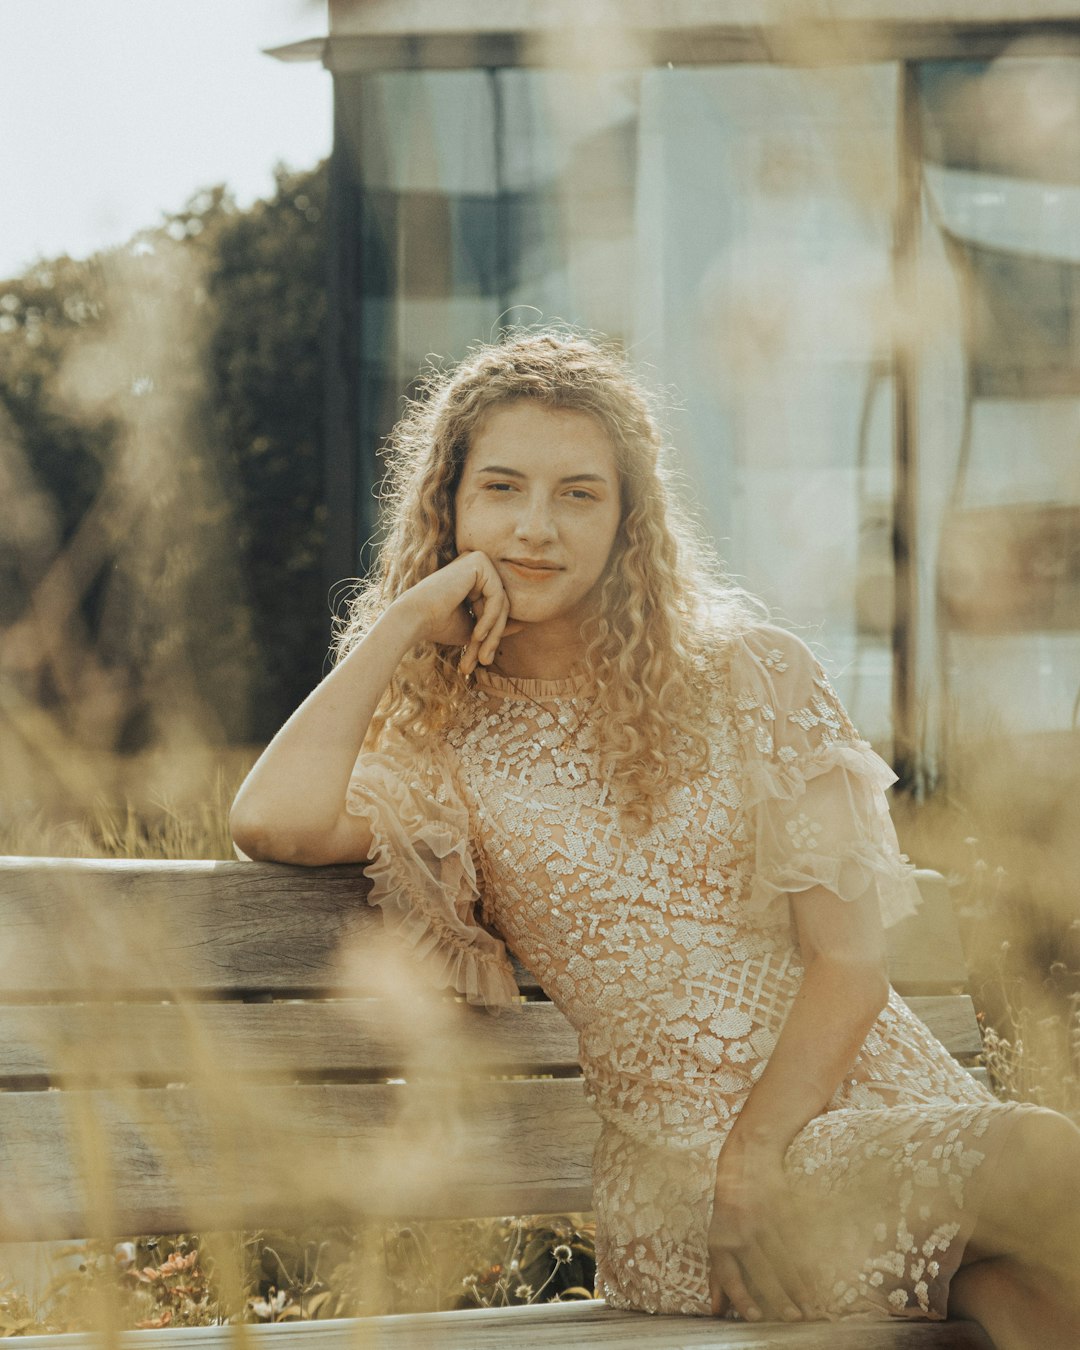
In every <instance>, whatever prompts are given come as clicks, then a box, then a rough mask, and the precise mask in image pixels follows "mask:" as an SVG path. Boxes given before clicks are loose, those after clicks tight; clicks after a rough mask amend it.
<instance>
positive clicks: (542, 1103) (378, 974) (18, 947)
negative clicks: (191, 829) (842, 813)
mask: <svg viewBox="0 0 1080 1350" xmlns="http://www.w3.org/2000/svg"><path fill="white" fill-rule="evenodd" d="M920 884H921V887H922V891H923V895H924V900H925V903H924V905H923V908H922V911H921V913H920V915H919V916H917V917H916V918H915V919H911V920H908V921H906V922H905V924H904V925H902V926H901V927H900V928H898V929H897V930H895V931H894V933H893V935H892V936H891V938H890V942H891V948H890V964H891V970H892V976H893V981H894V983H895V984H896V985H897V987H898V989H899V990H900V992H901V993H902V994H903V995H904V996H905V997H907V998H908V1000H909V1002H910V1003H911V1005H912V1007H913V1008H914V1009H915V1010H916V1011H917V1012H918V1013H919V1015H920V1016H921V1017H923V1018H924V1020H925V1021H926V1022H927V1023H928V1024H929V1026H930V1027H931V1028H932V1029H933V1030H934V1031H935V1032H936V1033H937V1035H938V1036H939V1037H940V1038H941V1039H942V1040H943V1041H944V1043H945V1044H946V1045H947V1046H948V1047H949V1049H950V1050H951V1051H952V1052H953V1053H954V1054H957V1055H961V1056H972V1057H974V1056H977V1055H978V1053H979V1050H980V1038H979V1030H978V1026H977V1023H976V1020H975V1016H974V1011H973V1009H972V1005H971V1001H970V999H969V998H967V996H966V995H964V994H963V993H962V990H963V986H964V983H965V978H966V977H965V969H964V962H963V955H962V952H961V950H960V945H959V941H958V939H957V934H956V930H955V925H954V922H953V917H952V910H951V906H950V902H949V897H948V893H947V891H946V888H945V884H944V882H943V880H942V879H941V878H940V877H938V876H937V875H936V874H934V873H922V874H920ZM364 889H365V882H364V879H363V876H362V873H361V871H360V869H359V868H355V867H334V868H325V869H317V870H312V869H304V868H288V867H278V866H268V865H262V864H254V863H215V862H114V861H82V860H78V861H75V860H68V859H40V858H3V859H0V991H2V993H0V999H2V1003H0V1087H2V1088H3V1089H4V1090H3V1091H2V1092H0V1182H2V1189H0V1196H2V1203H0V1240H3V1241H31V1240H41V1239H60V1238H77V1237H88V1236H101V1237H108V1238H113V1237H117V1236H126V1235H130V1234H134V1233H170V1232H181V1231H187V1232H191V1231H197V1232H213V1231H223V1230H235V1229H243V1228H261V1227H267V1226H275V1227H280V1226H284V1227H288V1226H290V1225H295V1224H297V1223H299V1222H301V1221H304V1220H309V1219H311V1218H312V1217H313V1216H315V1217H318V1218H319V1220H320V1221H324V1220H330V1219H348V1218H352V1219H356V1218H358V1217H360V1216H363V1217H371V1216H378V1215H385V1216H388V1217H390V1216H393V1217H398V1218H400V1217H403V1216H409V1217H413V1218H421V1217H449V1216H456V1217H465V1216H491V1215H499V1214H543V1213H566V1212H577V1211H582V1210H588V1209H589V1208H590V1205H591V1202H590V1190H589V1169H590V1155H591V1150H592V1145H593V1141H594V1139H595V1136H596V1131H597V1126H596V1122H595V1119H594V1117H593V1115H592V1113H591V1111H590V1110H589V1109H588V1107H587V1106H586V1104H585V1102H584V1098H583V1093H582V1087H581V1082H580V1078H579V1076H578V1071H577V1064H576V1058H575V1051H576V1042H575V1037H574V1034H573V1032H572V1030H571V1028H570V1026H569V1025H568V1023H567V1022H566V1021H565V1019H564V1018H563V1017H562V1015H561V1014H560V1013H559V1012H558V1011H557V1010H556V1009H555V1008H554V1007H553V1006H552V1005H551V1004H550V1003H548V1002H546V1001H544V1000H543V999H542V997H540V996H539V991H538V990H537V989H536V987H535V982H534V981H533V980H532V977H531V976H530V975H529V974H528V972H526V971H524V970H521V971H520V972H519V983H520V987H521V989H522V992H523V993H524V994H526V995H527V996H528V999H529V1001H528V1002H526V1003H525V1004H524V1005H523V1007H522V1008H521V1009H520V1010H511V1011H510V1012H508V1013H506V1014H503V1015H502V1016H498V1017H492V1016H490V1015H488V1014H487V1013H485V1012H483V1011H479V1010H475V1009H470V1008H467V1007H465V1006H464V1005H463V1004H462V1003H460V1002H458V1001H455V1000H453V999H450V998H446V997H442V996H438V995H436V994H434V993H430V992H427V991H425V990H424V989H423V988H422V987H421V986H420V984H419V983H418V982H417V980H416V979H415V978H414V975H415V971H414V969H413V968H412V967H410V965H409V963H408V961H407V960H406V959H405V958H403V957H400V956H398V955H396V954H395V953H394V951H393V950H392V949H390V948H388V947H387V945H386V941H385V938H384V937H383V935H382V932H381V922H380V919H379V916H378V914H377V913H376V912H375V911H373V910H370V909H369V908H368V907H367V906H366V905H365V904H363V903H362V895H363V892H364ZM538 1074H544V1075H548V1076H547V1077H544V1078H538V1077H536V1075H538ZM57 1089H59V1090H57ZM238 1334H240V1333H238V1332H237V1330H236V1328H234V1327H206V1328H188V1329H177V1330H167V1331H153V1332H133V1333H128V1334H127V1338H126V1339H129V1340H130V1344H131V1345H132V1346H134V1345H141V1344H142V1342H143V1341H144V1340H145V1338H146V1337H148V1336H152V1337H154V1338H155V1340H154V1343H153V1344H154V1346H155V1347H159V1346H160V1345H161V1344H162V1342H161V1339H160V1338H162V1337H166V1336H167V1337H168V1338H169V1342H170V1344H176V1345H179V1344H181V1343H187V1342H189V1341H190V1342H191V1343H192V1346H193V1347H194V1345H195V1343H196V1342H197V1343H198V1345H199V1346H201V1347H205V1350H209V1347H210V1345H211V1343H213V1344H214V1345H216V1344H217V1343H218V1342H224V1341H227V1340H229V1339H230V1338H233V1337H235V1336H237V1335H238ZM242 1334H243V1336H245V1337H247V1338H248V1339H249V1340H250V1339H252V1338H254V1339H255V1340H258V1341H260V1342H261V1341H263V1340H266V1341H267V1342H272V1343H273V1344H274V1345H283V1344H284V1342H283V1339H282V1338H285V1339H287V1340H289V1341H290V1343H291V1342H292V1341H293V1340H295V1339H297V1338H299V1337H301V1336H302V1337H303V1338H304V1341H305V1344H306V1345H308V1346H309V1347H311V1350H321V1347H323V1346H324V1345H325V1347H326V1350H336V1348H337V1346H338V1345H339V1343H340V1344H341V1345H344V1344H345V1343H349V1344H357V1345H359V1344H362V1345H365V1346H387V1347H390V1346H394V1347H397V1346H409V1347H414V1346H424V1345H429V1344H430V1345H438V1346H447V1347H474V1346H475V1347H480V1346H492V1347H495V1346H505V1345H507V1344H510V1343H518V1344H521V1345H524V1346H555V1345H559V1346H591V1345H604V1346H619V1345H630V1344H632V1345H634V1346H641V1347H654V1348H656V1350H659V1348H660V1347H663V1348H664V1350H671V1347H675V1346H713V1347H728V1346H740V1347H751V1346H752V1347H758V1348H759V1350H765V1348H766V1347H785V1348H786V1347H792V1348H794V1347H801V1348H803V1350H809V1348H810V1347H817V1348H818V1350H824V1347H849V1346H850V1347H851V1348H852V1350H885V1348H886V1347H888V1348H889V1350H901V1348H904V1350H906V1348H907V1347H911V1350H915V1347H919V1348H920V1350H929V1348H930V1347H944V1346H949V1347H956V1348H958V1350H960V1348H962V1350H988V1347H989V1342H988V1341H987V1340H986V1338H985V1337H984V1336H982V1334H981V1333H980V1332H978V1330H977V1329H976V1328H974V1327H972V1326H970V1324H960V1323H955V1324H954V1323H948V1324H936V1325H935V1324H928V1323H902V1322H895V1323H881V1324H868V1323H850V1324H841V1325H827V1324H813V1325H809V1324H807V1325H792V1326H785V1325H769V1326H756V1327H752V1326H740V1325H732V1324H727V1323H720V1322H715V1321H713V1320H711V1319H697V1318H666V1317H649V1316H646V1315H644V1314H637V1313H623V1312H617V1311H615V1310H612V1309H609V1308H607V1307H606V1306H605V1305H604V1304H603V1303H602V1302H600V1301H597V1300H593V1301H590V1302H579V1303H565V1304H559V1305H541V1306H537V1307H519V1308H508V1309H481V1310H476V1311H465V1312H446V1313H432V1314H424V1315H419V1316H416V1315H413V1316H403V1315H399V1316H385V1317H376V1318H370V1319H360V1320H358V1321H335V1322H311V1323H305V1324H301V1325H299V1326H298V1325H297V1324H296V1323H290V1324H279V1325H268V1326H254V1327H246V1328H244V1329H243V1332H242ZM87 1339H88V1338H86V1337H78V1336H73V1335H72V1336H60V1337H39V1338H37V1341H36V1342H35V1344H36V1345H37V1346H38V1347H39V1348H40V1350H48V1347H47V1346H46V1345H45V1344H44V1343H45V1342H49V1343H50V1344H51V1343H52V1342H54V1341H55V1342H56V1347H57V1350H60V1347H61V1346H64V1347H72V1346H75V1345H76V1344H78V1343H85V1342H86V1341H87Z"/></svg>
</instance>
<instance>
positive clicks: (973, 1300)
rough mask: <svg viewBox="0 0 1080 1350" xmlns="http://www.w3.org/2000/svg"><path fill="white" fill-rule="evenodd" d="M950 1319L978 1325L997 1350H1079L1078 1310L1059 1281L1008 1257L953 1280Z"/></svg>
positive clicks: (979, 1264)
mask: <svg viewBox="0 0 1080 1350" xmlns="http://www.w3.org/2000/svg"><path fill="white" fill-rule="evenodd" d="M949 1315H950V1316H951V1317H967V1318H970V1320H971V1321H973V1322H978V1323H979V1325H980V1326H981V1327H982V1328H983V1330H984V1331H985V1332H986V1334H987V1335H988V1336H989V1337H990V1339H991V1340H992V1341H993V1342H994V1346H995V1350H1076V1344H1077V1338H1078V1335H1080V1330H1078V1329H1080V1322H1078V1320H1077V1317H1078V1310H1077V1309H1076V1308H1073V1309H1071V1310H1070V1309H1069V1308H1066V1307H1063V1306H1062V1301H1061V1298H1060V1290H1057V1289H1055V1287H1054V1281H1052V1280H1049V1279H1047V1278H1046V1277H1045V1276H1040V1275H1039V1274H1038V1273H1036V1272H1034V1271H1032V1270H1029V1269H1027V1268H1026V1267H1024V1266H1022V1265H1021V1264H1020V1262H1019V1261H1014V1260H1012V1259H1010V1258H1009V1257H998V1258H997V1259H995V1260H989V1261H975V1262H973V1263H972V1264H971V1265H967V1266H964V1267H963V1268H962V1269H961V1270H959V1271H957V1273H956V1275H955V1276H954V1277H953V1281H952V1287H951V1289H950V1291H949Z"/></svg>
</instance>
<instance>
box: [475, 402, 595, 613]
mask: <svg viewBox="0 0 1080 1350" xmlns="http://www.w3.org/2000/svg"><path fill="white" fill-rule="evenodd" d="M454 510H455V522H456V530H455V541H456V545H457V550H458V553H467V552H469V551H470V550H473V549H479V550H480V551H481V552H483V553H486V554H487V556H488V557H489V558H490V559H491V561H492V563H493V564H494V565H495V570H496V571H497V572H498V574H499V577H500V579H501V581H502V584H503V586H504V587H505V589H506V593H507V596H508V597H509V600H510V615H511V618H513V619H516V620H518V621H519V622H521V623H527V624H535V623H544V622H549V621H552V620H555V621H560V620H561V621H565V620H572V621H574V622H575V623H580V622H581V620H583V619H585V618H586V617H587V616H588V614H589V613H590V611H591V607H592V602H593V600H594V598H595V597H594V591H595V588H596V585H597V582H598V581H599V580H600V578H601V576H602V575H603V572H604V568H605V567H606V565H607V561H608V558H609V557H610V556H611V549H612V545H613V544H614V542H615V535H616V533H617V531H618V528H619V518H620V500H619V478H618V471H617V469H616V467H615V449H614V446H613V445H612V443H611V438H610V437H609V436H608V434H607V432H606V431H605V430H604V428H603V427H602V426H601V424H600V423H599V422H598V421H597V420H596V419H595V418H593V417H590V416H589V415H588V414H587V413H582V412H575V411H571V410H569V409H562V408H546V407H544V406H543V405H542V404H538V403H535V402H533V401H531V400H529V399H520V400H518V401H516V402H513V403H507V404H503V405H501V406H499V407H496V408H494V409H493V410H492V411H491V412H490V413H488V415H487V416H486V417H485V418H484V420H483V421H482V422H481V424H480V428H479V430H478V431H477V432H476V434H475V435H474V436H473V439H472V444H471V445H470V447H469V452H468V455H467V456H466V459H465V466H464V469H463V471H462V476H461V483H460V485H459V486H458V489H457V493H456V495H455V498H454Z"/></svg>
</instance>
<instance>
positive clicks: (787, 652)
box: [724, 622, 824, 684]
mask: <svg viewBox="0 0 1080 1350" xmlns="http://www.w3.org/2000/svg"><path fill="white" fill-rule="evenodd" d="M724 657H725V663H726V664H727V666H728V668H729V669H730V670H731V671H732V673H733V675H734V676H735V677H736V678H738V677H739V676H743V677H746V676H758V677H759V678H766V679H768V680H769V681H770V682H779V683H783V684H788V683H791V682H793V681H802V680H805V679H808V678H809V679H817V678H824V671H823V669H822V666H821V662H820V661H819V659H818V658H817V656H816V655H815V654H814V652H813V651H812V650H811V649H810V647H809V645H808V644H807V643H806V641H805V640H804V639H803V638H801V637H799V636H798V634H796V633H792V632H791V631H790V630H789V629H787V628H781V627H779V625H777V624H774V623H766V622H761V623H753V624H750V625H748V626H747V627H746V628H744V629H741V630H740V631H739V632H737V633H733V634H730V635H729V636H728V637H727V638H726V640H725V642H724Z"/></svg>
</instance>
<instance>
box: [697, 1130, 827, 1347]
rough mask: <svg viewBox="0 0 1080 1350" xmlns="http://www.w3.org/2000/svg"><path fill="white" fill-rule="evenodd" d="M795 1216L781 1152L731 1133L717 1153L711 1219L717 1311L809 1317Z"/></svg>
mask: <svg viewBox="0 0 1080 1350" xmlns="http://www.w3.org/2000/svg"><path fill="white" fill-rule="evenodd" d="M794 1219H795V1215H794V1205H793V1203H792V1197H791V1193H790V1190H789V1188H788V1184H787V1181H786V1179H785V1176H784V1168H783V1160H782V1156H781V1155H778V1154H776V1153H774V1152H771V1151H768V1150H764V1151H760V1152H759V1151H758V1150H757V1149H753V1148H747V1147H744V1146H740V1145H739V1143H738V1141H737V1140H735V1139H729V1140H728V1142H727V1143H726V1144H725V1146H724V1148H723V1150H722V1151H721V1153H720V1157H719V1158H718V1159H717V1164H716V1189H715V1194H714V1198H713V1213H712V1222H711V1223H710V1224H709V1236H708V1243H709V1295H710V1300H711V1303H712V1311H713V1314H714V1316H717V1317H722V1316H724V1314H725V1313H726V1312H727V1311H728V1309H729V1308H734V1310H735V1311H736V1312H737V1313H738V1315H739V1316H740V1317H741V1318H743V1319H744V1321H747V1322H757V1321H761V1320H762V1319H763V1318H768V1319H770V1320H776V1319H782V1320H784V1321H799V1320H801V1319H802V1318H804V1317H809V1316H811V1315H812V1314H811V1299H810V1293H809V1289H808V1286H807V1283H806V1281H805V1279H804V1278H803V1275H802V1272H801V1270H800V1262H799V1248H800V1246H801V1244H800V1243H799V1241H798V1234H797V1232H796V1231H795V1230H796V1227H797V1225H796V1224H795V1222H794Z"/></svg>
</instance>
